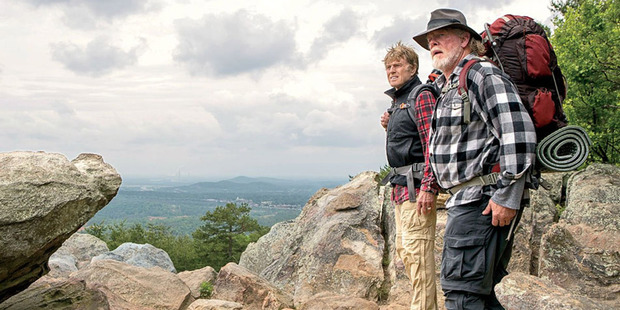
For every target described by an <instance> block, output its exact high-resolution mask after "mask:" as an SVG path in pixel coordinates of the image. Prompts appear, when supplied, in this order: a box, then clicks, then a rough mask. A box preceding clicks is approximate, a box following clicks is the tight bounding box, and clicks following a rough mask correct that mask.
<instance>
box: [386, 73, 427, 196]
mask: <svg viewBox="0 0 620 310" xmlns="http://www.w3.org/2000/svg"><path fill="white" fill-rule="evenodd" d="M419 84H421V81H420V79H419V78H418V76H417V75H414V76H413V78H411V79H410V80H409V81H407V83H405V85H404V86H403V87H401V88H399V89H398V90H396V89H394V88H391V89H389V90H387V91H385V94H386V95H388V96H390V98H392V106H391V107H390V108H389V109H388V113H390V121H389V122H388V126H387V139H386V154H387V160H388V164H389V165H390V167H401V166H407V165H411V164H414V163H423V162H424V154H423V152H422V143H421V142H420V134H419V133H418V127H417V126H416V125H415V123H414V121H413V119H412V114H413V113H412V114H409V112H407V109H409V106H410V104H411V105H414V104H415V102H411V103H409V104H408V103H407V97H408V96H409V93H410V92H411V91H412V90H413V88H414V87H416V86H417V85H419ZM412 109H413V108H412ZM390 183H392V184H398V185H402V186H406V185H407V179H406V177H405V176H403V175H395V176H393V177H392V178H391V179H390ZM415 187H416V188H419V187H420V180H418V179H415Z"/></svg>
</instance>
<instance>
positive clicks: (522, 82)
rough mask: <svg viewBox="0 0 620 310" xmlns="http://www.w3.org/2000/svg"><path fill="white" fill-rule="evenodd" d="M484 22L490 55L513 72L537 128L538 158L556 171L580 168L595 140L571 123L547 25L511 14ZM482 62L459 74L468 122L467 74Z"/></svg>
mask: <svg viewBox="0 0 620 310" xmlns="http://www.w3.org/2000/svg"><path fill="white" fill-rule="evenodd" d="M484 26H485V31H484V32H483V33H482V34H481V36H482V39H483V44H484V45H485V47H486V53H485V55H484V56H485V58H488V59H490V60H491V61H492V62H494V63H495V64H496V65H497V66H499V67H500V68H501V69H502V71H504V72H505V73H506V74H507V75H508V76H510V79H511V80H512V82H513V83H514V84H515V86H516V87H517V90H518V92H519V96H520V97H521V101H522V102H523V105H524V106H525V108H526V109H527V110H528V113H529V115H530V116H531V117H532V120H533V121H534V125H535V126H536V135H537V140H538V145H537V148H536V158H537V161H538V162H539V163H540V164H541V165H542V166H543V167H545V168H549V169H551V170H555V171H570V170H574V169H576V168H577V167H579V166H580V165H581V164H582V163H584V162H585V160H586V159H587V157H588V153H589V146H590V145H591V144H592V142H591V140H590V138H589V137H588V135H587V133H586V131H585V130H584V129H583V128H581V127H579V126H567V123H568V120H567V118H566V115H565V114H564V109H563V108H562V102H563V101H564V98H565V97H566V82H565V79H564V75H562V71H561V70H560V67H558V61H557V58H556V55H555V52H554V51H553V47H552V46H551V43H550V42H549V39H547V34H546V33H545V31H544V29H543V28H542V27H541V26H540V25H539V24H537V23H536V22H535V21H534V20H533V19H532V18H530V17H527V16H518V15H510V14H508V15H504V16H502V17H500V18H498V19H496V20H495V21H494V22H493V23H492V24H490V25H489V24H485V25H484ZM478 61H480V59H479V58H478V59H472V60H470V61H468V62H467V63H466V64H465V66H464V67H463V70H462V71H461V74H460V75H459V85H458V91H459V94H460V95H461V97H462V98H463V101H464V110H465V111H464V112H463V113H464V115H465V119H464V121H465V122H469V120H470V117H469V114H470V113H471V109H472V106H471V102H469V98H468V96H467V82H466V81H467V73H468V71H469V69H470V68H471V66H472V65H473V64H474V63H476V62H478ZM473 108H474V109H475V108H476V107H473ZM561 128H562V129H561ZM558 129H561V130H558ZM491 131H492V132H493V134H494V135H495V136H498V134H497V133H496V132H494V131H493V130H491ZM545 138H546V139H545Z"/></svg>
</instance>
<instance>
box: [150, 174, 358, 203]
mask: <svg viewBox="0 0 620 310" xmlns="http://www.w3.org/2000/svg"><path fill="white" fill-rule="evenodd" d="M343 182H346V181H344V180H343V181H342V182H339V181H307V180H284V179H275V178H264V177H263V178H251V177H245V176H239V177H236V178H232V179H229V180H223V181H217V182H198V183H194V184H191V185H184V186H175V187H169V188H161V189H160V190H161V191H164V192H166V191H168V192H177V193H178V192H188V193H255V192H280V193H282V192H309V193H310V195H312V194H313V193H314V192H316V191H317V190H319V189H320V188H322V187H327V188H332V187H336V186H338V185H340V184H343ZM308 198H310V196H308Z"/></svg>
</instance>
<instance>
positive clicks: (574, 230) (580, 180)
mask: <svg viewBox="0 0 620 310" xmlns="http://www.w3.org/2000/svg"><path fill="white" fill-rule="evenodd" d="M619 206H620V168H619V167H616V166H612V165H601V164H594V165H590V166H589V167H588V168H586V169H585V170H583V171H580V172H578V173H575V174H574V175H573V176H572V177H571V178H570V180H569V183H568V201H567V207H566V210H565V211H564V213H563V214H562V216H561V217H562V218H561V219H560V221H559V223H557V224H555V225H553V226H552V227H551V229H550V230H549V231H548V232H547V233H545V235H543V238H542V242H541V255H540V272H539V274H540V276H541V277H544V278H548V279H549V280H550V281H551V282H553V283H555V284H556V285H558V286H560V287H563V288H565V289H566V290H568V291H569V292H571V293H573V294H576V295H584V296H587V297H589V298H591V299H594V300H596V301H597V302H600V303H605V304H608V305H609V306H613V305H615V306H617V304H618V302H620V294H619V290H618V288H619V287H620V234H619V230H620V208H618V207H619Z"/></svg>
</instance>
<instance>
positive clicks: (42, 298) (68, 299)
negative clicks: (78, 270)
mask: <svg viewBox="0 0 620 310" xmlns="http://www.w3.org/2000/svg"><path fill="white" fill-rule="evenodd" d="M26 309H28V310H29V309H92V310H108V309H114V308H111V307H110V304H109V303H108V299H107V297H106V296H105V294H104V293H103V292H102V291H101V290H100V289H99V288H97V287H93V286H89V285H87V284H86V282H85V281H83V280H77V279H67V278H64V279H54V278H52V277H48V276H44V277H42V278H41V279H39V280H37V281H36V282H34V283H33V284H32V285H31V286H30V287H29V288H28V289H27V290H24V291H22V292H20V293H19V294H17V295H15V296H12V297H11V298H9V299H7V300H6V301H5V302H3V303H0V310H26ZM117 309H118V308H117Z"/></svg>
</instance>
